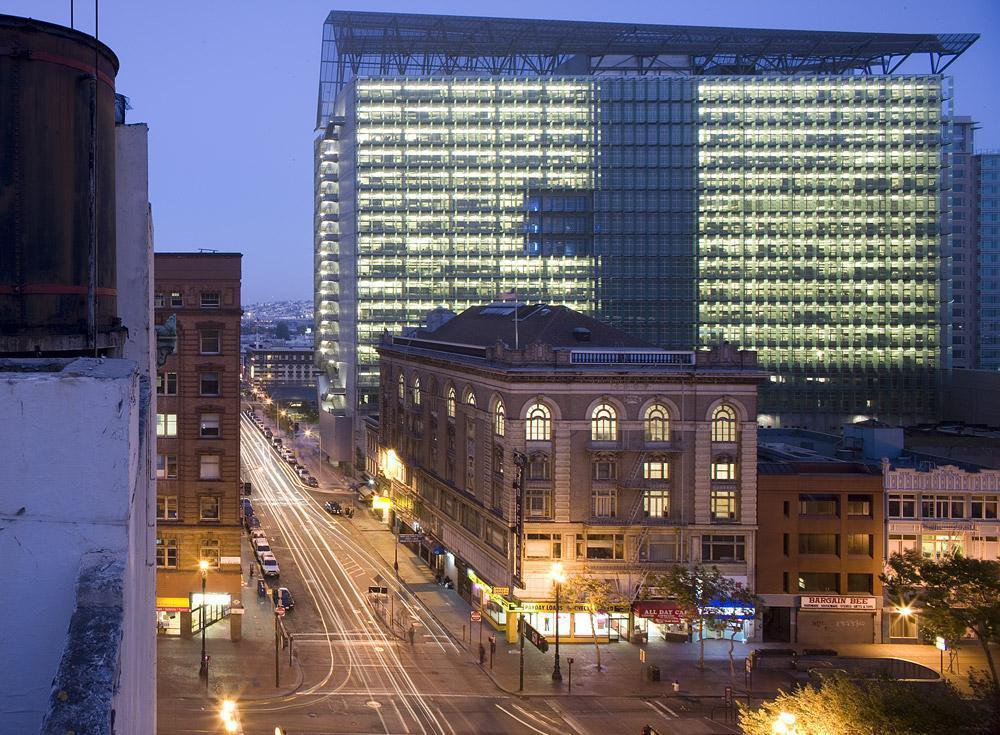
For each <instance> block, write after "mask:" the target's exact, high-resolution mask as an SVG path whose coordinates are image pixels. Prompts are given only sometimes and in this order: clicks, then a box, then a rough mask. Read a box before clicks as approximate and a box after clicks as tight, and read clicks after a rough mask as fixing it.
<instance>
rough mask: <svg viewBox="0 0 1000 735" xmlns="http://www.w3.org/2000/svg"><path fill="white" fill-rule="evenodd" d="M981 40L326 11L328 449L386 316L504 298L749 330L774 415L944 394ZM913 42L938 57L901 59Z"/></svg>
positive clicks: (735, 338)
mask: <svg viewBox="0 0 1000 735" xmlns="http://www.w3.org/2000/svg"><path fill="white" fill-rule="evenodd" d="M484 28H488V30H489V33H484V32H483V29H484ZM734 38H738V39H739V41H738V43H737V42H736V41H734V40H733V39H734ZM975 39H976V36H975V35H971V34H963V35H940V36H939V35H909V34H908V35H895V34H865V33H822V32H811V31H774V30H759V29H740V30H739V32H738V33H736V34H734V32H733V29H718V28H686V27H675V26H636V25H631V24H629V25H625V24H609V23H581V22H561V21H534V20H514V19H491V18H463V17H452V16H424V15H395V14H387V13H365V12H352V11H335V12H333V13H331V14H330V15H329V17H328V18H327V21H326V25H325V26H324V42H323V62H322V68H321V80H320V95H319V109H318V119H317V137H316V307H317V308H316V314H317V327H318V340H319V342H318V350H317V355H318V359H319V360H320V361H321V365H322V367H324V368H325V373H326V378H325V380H324V381H322V385H321V387H320V392H321V396H320V398H321V403H322V406H323V408H324V417H323V419H324V421H325V422H326V430H325V431H324V432H323V433H324V448H325V450H326V451H327V453H328V454H329V455H330V457H331V458H332V459H339V460H348V459H350V458H351V457H352V454H351V452H352V450H351V444H352V442H351V440H350V435H351V433H352V432H353V431H354V430H355V425H356V422H355V421H354V420H353V419H352V417H354V416H358V415H363V414H364V413H365V412H366V411H367V410H368V408H369V406H370V407H372V408H374V405H375V404H374V403H373V400H374V396H375V395H376V388H377V380H378V371H377V365H376V359H377V358H376V354H375V350H374V348H375V345H376V344H377V343H378V340H379V338H380V336H381V334H382V333H383V332H384V331H386V330H388V331H390V332H399V331H400V330H402V329H405V328H407V327H415V326H418V325H420V324H421V322H423V321H424V320H425V318H426V317H427V315H428V313H429V312H431V311H432V310H433V309H435V308H437V307H446V308H449V309H454V310H461V309H464V308H466V307H467V306H469V305H472V304H476V303H483V302H487V301H490V300H493V299H495V298H496V297H498V296H500V295H505V294H513V295H514V296H516V297H517V298H519V299H522V300H539V301H546V302H548V303H556V304H565V305H567V306H570V307H572V308H574V309H577V310H581V311H585V312H589V313H592V314H594V315H595V316H597V317H598V318H601V319H604V320H606V321H608V322H610V323H612V324H614V325H615V326H617V327H619V328H622V329H624V330H627V331H629V332H631V333H633V334H634V335H636V336H638V337H641V338H644V339H646V340H648V341H650V342H652V343H654V344H657V345H659V346H662V347H667V348H685V349H689V348H690V347H691V346H692V345H708V344H712V343H716V342H719V341H729V342H734V343H737V344H739V345H740V346H743V347H747V348H752V349H756V350H758V351H759V352H760V360H761V363H762V364H763V365H764V366H765V367H766V368H768V369H769V370H771V371H773V373H774V377H773V382H771V383H769V384H768V386H767V387H768V390H766V391H765V392H764V393H763V398H762V402H761V404H762V405H761V411H762V413H764V414H766V415H767V418H765V421H767V422H769V423H772V422H773V423H775V424H779V425H789V424H791V425H812V426H818V425H822V426H828V425H833V424H836V423H837V422H839V421H841V420H849V419H850V418H852V417H855V416H877V417H879V418H884V419H888V420H897V421H899V420H909V419H912V418H922V417H926V416H928V415H929V414H930V413H933V401H934V395H935V381H936V380H937V377H938V373H939V371H940V370H941V369H942V368H946V367H947V365H948V356H949V350H948V347H949V346H950V343H949V342H947V339H948V336H947V335H946V334H945V332H946V331H947V329H948V324H949V316H948V315H949V308H950V293H949V290H948V287H947V283H948V278H947V277H946V276H947V271H948V268H950V260H949V255H950V253H949V237H950V235H949V230H948V227H949V217H948V211H947V208H946V207H945V206H943V205H942V202H943V201H944V202H946V201H947V198H946V197H944V198H943V197H942V193H944V192H946V191H947V190H948V187H949V185H950V181H949V176H948V170H949V169H948V166H949V160H950V158H949V145H948V141H949V140H950V136H949V135H948V120H949V119H950V113H951V108H950V104H951V102H950V98H951V94H950V83H949V80H948V78H947V77H945V76H943V75H942V72H943V71H944V69H945V68H946V67H947V65H948V64H949V63H951V61H953V60H954V59H955V58H956V57H957V56H958V55H960V54H961V53H962V52H964V51H965V50H966V49H967V48H968V47H969V46H970V45H971V44H972V43H973V42H974V41H975ZM916 53H923V54H926V55H927V58H928V59H929V61H930V73H928V74H925V75H920V76H910V75H906V76H904V75H899V74H895V73H893V69H894V68H895V67H896V66H898V62H900V61H902V60H903V59H904V58H905V57H907V56H909V55H912V54H916Z"/></svg>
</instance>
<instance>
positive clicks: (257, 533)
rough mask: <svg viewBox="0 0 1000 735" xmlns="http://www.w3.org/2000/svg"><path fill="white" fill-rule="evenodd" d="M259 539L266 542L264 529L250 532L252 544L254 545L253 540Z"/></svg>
mask: <svg viewBox="0 0 1000 735" xmlns="http://www.w3.org/2000/svg"><path fill="white" fill-rule="evenodd" d="M258 538H262V539H265V540H266V539H267V534H266V533H264V531H263V530H262V529H260V528H255V529H254V530H252V531H251V532H250V543H251V544H252V543H253V540H254V539H258Z"/></svg>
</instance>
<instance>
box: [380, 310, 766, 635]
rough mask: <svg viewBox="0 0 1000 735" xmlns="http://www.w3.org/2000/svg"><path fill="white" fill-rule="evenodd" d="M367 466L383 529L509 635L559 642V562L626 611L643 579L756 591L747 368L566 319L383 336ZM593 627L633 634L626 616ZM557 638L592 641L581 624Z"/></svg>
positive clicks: (750, 363) (512, 315)
mask: <svg viewBox="0 0 1000 735" xmlns="http://www.w3.org/2000/svg"><path fill="white" fill-rule="evenodd" d="M379 354H380V358H381V362H380V365H381V380H380V385H381V406H380V422H379V423H378V424H377V433H376V429H375V426H376V424H374V423H373V424H371V428H370V430H369V442H368V454H369V457H368V468H369V471H370V472H371V473H372V474H373V475H375V476H376V477H377V479H378V483H377V487H379V488H380V493H381V495H382V496H383V497H388V500H384V499H383V500H381V501H376V503H375V504H376V505H380V506H383V507H384V506H391V511H390V514H389V517H388V518H387V520H389V521H390V522H398V523H399V524H400V527H401V529H402V530H403V532H411V531H419V532H422V533H423V534H424V537H423V540H424V545H423V549H422V553H423V554H424V556H425V558H426V559H427V560H428V563H430V564H431V565H432V566H433V567H434V568H436V569H437V570H438V571H439V573H440V574H441V575H443V576H448V577H449V578H451V579H452V581H453V582H454V583H455V585H456V587H457V589H458V591H459V593H460V594H462V595H463V597H465V598H466V599H467V600H469V601H470V602H472V603H473V604H478V605H481V606H482V607H483V609H484V611H485V612H487V613H488V614H489V619H491V620H492V621H493V623H494V624H495V625H496V626H497V627H506V628H507V630H508V633H509V634H511V633H512V631H513V628H514V623H515V621H516V617H517V615H516V614H517V613H522V614H526V615H528V617H529V620H530V621H531V622H532V624H533V625H535V626H536V627H537V628H538V629H539V630H541V631H543V632H546V631H548V630H550V629H551V628H552V625H553V622H554V621H553V615H552V612H553V611H552V605H551V602H550V601H551V599H552V597H553V583H552V580H551V578H550V572H551V571H552V567H553V565H554V564H556V563H559V564H561V565H562V567H563V569H564V571H565V574H566V575H567V576H573V575H578V574H583V575H592V576H597V577H600V578H603V579H609V580H613V581H614V582H615V583H616V585H617V588H618V590H619V592H620V593H621V594H622V595H623V596H624V597H625V598H626V599H632V598H634V596H635V594H636V591H637V589H638V588H639V587H640V586H641V585H642V584H643V582H644V580H645V579H646V578H647V575H648V574H649V573H650V572H656V571H661V570H664V569H666V568H667V567H668V566H669V565H671V564H676V563H682V564H694V563H710V564H714V565H717V566H719V568H720V569H722V570H723V571H724V572H725V573H727V574H729V575H731V576H733V577H735V578H738V579H740V580H742V581H744V582H746V583H747V584H749V585H751V586H752V585H753V582H754V580H753V558H754V545H755V529H756V461H757V460H756V458H757V446H756V436H757V435H756V422H755V418H756V392H757V385H758V382H759V381H760V379H761V377H762V373H761V372H759V371H758V370H757V369H756V360H755V356H754V354H753V353H748V352H738V351H736V350H735V349H734V348H731V347H728V346H723V347H719V348H716V349H713V350H712V351H701V352H691V351H688V352H683V351H680V352H678V351H674V352H669V351H665V350H661V349H658V348H654V347H650V346H649V345H647V344H645V343H643V342H641V341H639V340H636V339H634V338H632V337H630V336H629V335H627V334H625V333H623V332H621V331H619V330H617V329H614V328H612V327H610V326H608V325H606V324H603V323H601V322H598V321H595V320H593V319H591V318H589V317H586V316H584V315H582V314H579V313H577V312H574V311H572V310H570V309H568V308H565V307H559V306H547V305H544V304H537V305H531V306H526V305H515V304H512V303H506V302H504V303H497V304H491V305H489V306H485V307H473V308H471V309H468V310H466V311H465V312H463V313H462V314H461V315H459V316H457V317H455V318H453V319H451V320H450V321H448V322H446V323H444V324H443V325H442V326H440V327H438V328H437V329H436V330H434V331H432V332H430V331H421V332H417V333H415V334H414V335H410V336H400V337H390V336H388V335H387V336H386V337H385V338H384V339H383V341H382V344H381V346H380V347H379ZM609 617H610V619H608V618H607V617H602V619H600V620H598V621H597V625H598V628H599V633H600V635H602V636H603V635H606V636H608V637H615V636H617V635H623V636H624V635H625V634H626V630H625V627H626V624H627V622H626V621H630V620H631V619H632V616H631V615H630V611H629V610H628V608H627V606H626V607H625V609H623V610H621V611H619V613H618V614H612V615H610V616H609ZM559 624H560V633H561V634H562V635H568V636H573V635H588V636H589V635H590V621H589V619H588V616H586V615H584V614H579V615H577V614H574V613H573V611H572V610H570V611H569V613H568V614H567V615H566V616H560V623H559Z"/></svg>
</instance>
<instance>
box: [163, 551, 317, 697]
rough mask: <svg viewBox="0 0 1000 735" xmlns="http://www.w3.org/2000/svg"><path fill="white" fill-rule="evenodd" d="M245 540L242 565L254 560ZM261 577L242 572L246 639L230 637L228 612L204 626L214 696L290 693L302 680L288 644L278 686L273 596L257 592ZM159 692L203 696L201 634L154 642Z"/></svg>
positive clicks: (209, 689) (173, 695)
mask: <svg viewBox="0 0 1000 735" xmlns="http://www.w3.org/2000/svg"><path fill="white" fill-rule="evenodd" d="M242 546H243V569H244V570H245V569H247V568H248V564H249V562H250V558H249V551H248V549H247V544H246V543H245V542H244V543H243V544H242ZM256 586H257V580H256V579H247V578H246V576H244V578H243V590H242V594H241V599H242V601H243V604H244V606H245V610H246V612H245V613H244V614H243V629H242V640H240V641H236V642H233V641H231V640H229V625H230V623H229V618H223V619H222V620H220V621H219V622H217V623H215V624H213V625H210V626H209V627H208V628H207V629H206V630H205V639H206V640H205V650H206V652H207V654H208V655H209V656H210V657H211V658H210V661H209V666H208V684H209V685H208V693H209V696H211V697H232V696H237V697H238V698H239V699H240V700H243V701H246V700H253V699H262V698H270V697H275V696H284V695H287V694H291V693H292V692H294V691H295V690H296V689H298V688H299V687H300V686H301V684H302V671H301V669H300V668H299V664H298V660H297V659H296V660H295V662H294V664H293V665H292V666H291V667H289V664H288V649H287V648H286V649H282V650H281V652H280V653H281V657H280V659H279V665H280V674H281V686H279V687H275V686H274V608H273V607H272V606H271V604H270V601H269V600H260V599H258V597H257V589H256ZM156 655H157V665H156V675H157V690H158V692H157V694H158V696H159V697H160V698H166V699H176V698H184V697H195V698H197V697H203V696H205V683H204V682H203V681H202V680H200V679H199V678H198V666H199V661H200V660H201V634H200V633H199V634H198V635H196V636H195V637H193V638H191V639H183V638H179V637H176V636H169V637H167V636H159V637H158V638H157V642H156Z"/></svg>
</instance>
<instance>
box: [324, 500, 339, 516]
mask: <svg viewBox="0 0 1000 735" xmlns="http://www.w3.org/2000/svg"><path fill="white" fill-rule="evenodd" d="M323 510H325V511H326V512H327V513H329V514H330V515H332V516H339V515H340V513H341V511H342V510H343V508H341V507H340V503H338V502H337V501H336V500H330V501H328V502H326V503H323Z"/></svg>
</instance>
